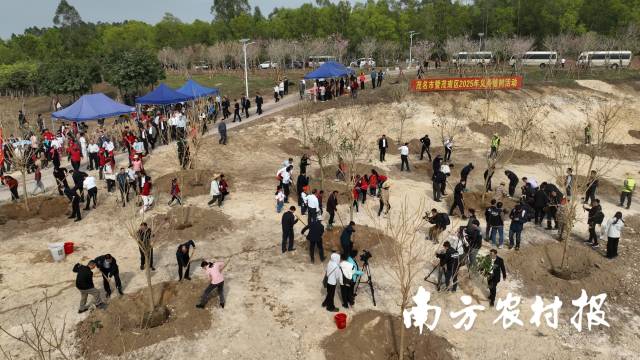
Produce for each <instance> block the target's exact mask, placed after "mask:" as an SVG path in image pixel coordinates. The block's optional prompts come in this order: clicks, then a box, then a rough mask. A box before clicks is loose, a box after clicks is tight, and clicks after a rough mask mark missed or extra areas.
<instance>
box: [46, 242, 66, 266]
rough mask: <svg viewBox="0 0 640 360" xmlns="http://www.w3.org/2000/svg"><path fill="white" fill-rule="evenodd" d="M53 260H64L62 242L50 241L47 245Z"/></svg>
mask: <svg viewBox="0 0 640 360" xmlns="http://www.w3.org/2000/svg"><path fill="white" fill-rule="evenodd" d="M48 247H49V251H50V252H51V256H53V261H56V262H57V261H62V260H64V243H50V244H49V245H48Z"/></svg>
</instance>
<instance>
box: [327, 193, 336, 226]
mask: <svg viewBox="0 0 640 360" xmlns="http://www.w3.org/2000/svg"><path fill="white" fill-rule="evenodd" d="M337 209H338V191H336V190H334V191H333V192H331V195H329V199H328V200H327V212H328V213H329V226H328V229H329V230H331V229H333V222H334V220H335V215H336V211H337Z"/></svg>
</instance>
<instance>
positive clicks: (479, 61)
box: [451, 51, 493, 66]
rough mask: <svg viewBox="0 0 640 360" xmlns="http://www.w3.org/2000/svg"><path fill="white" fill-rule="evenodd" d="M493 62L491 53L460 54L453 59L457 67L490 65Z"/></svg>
mask: <svg viewBox="0 0 640 360" xmlns="http://www.w3.org/2000/svg"><path fill="white" fill-rule="evenodd" d="M492 61H493V53H492V52H491V51H476V52H464V51H463V52H459V53H457V54H455V55H453V57H452V58H451V62H452V63H453V64H455V65H456V66H474V65H489V64H490V63H491V62H492Z"/></svg>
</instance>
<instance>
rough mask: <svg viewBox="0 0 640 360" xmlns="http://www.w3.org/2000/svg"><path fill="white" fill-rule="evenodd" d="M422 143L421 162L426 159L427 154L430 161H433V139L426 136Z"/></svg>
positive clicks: (421, 140)
mask: <svg viewBox="0 0 640 360" xmlns="http://www.w3.org/2000/svg"><path fill="white" fill-rule="evenodd" d="M420 143H422V150H420V160H422V159H424V153H425V152H426V153H427V155H428V156H429V161H431V150H430V148H431V139H429V135H425V136H424V137H423V138H422V139H420Z"/></svg>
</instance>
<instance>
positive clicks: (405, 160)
mask: <svg viewBox="0 0 640 360" xmlns="http://www.w3.org/2000/svg"><path fill="white" fill-rule="evenodd" d="M398 150H400V171H404V168H405V167H406V168H407V171H411V170H410V169H409V143H404V145H402V146H400V147H399V148H398Z"/></svg>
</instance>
